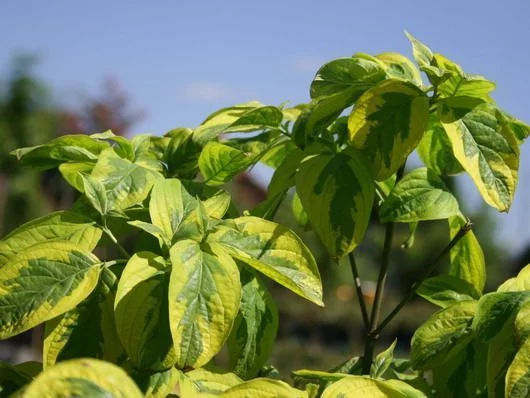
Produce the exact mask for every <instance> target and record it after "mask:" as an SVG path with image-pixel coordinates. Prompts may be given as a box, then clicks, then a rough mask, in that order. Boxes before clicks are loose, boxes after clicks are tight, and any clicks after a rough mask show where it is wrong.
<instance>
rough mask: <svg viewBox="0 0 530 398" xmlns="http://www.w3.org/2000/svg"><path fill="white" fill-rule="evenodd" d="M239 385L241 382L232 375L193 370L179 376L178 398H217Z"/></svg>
mask: <svg viewBox="0 0 530 398" xmlns="http://www.w3.org/2000/svg"><path fill="white" fill-rule="evenodd" d="M241 383H243V380H241V379H240V378H239V377H238V376H237V375H235V374H234V373H213V372H210V371H208V370H206V369H194V370H192V371H190V372H186V373H185V374H184V373H181V374H180V383H179V389H180V396H181V397H200V398H209V397H217V396H220V395H221V394H222V393H223V392H225V391H226V390H228V389H229V388H231V387H234V386H237V385H238V384H241Z"/></svg>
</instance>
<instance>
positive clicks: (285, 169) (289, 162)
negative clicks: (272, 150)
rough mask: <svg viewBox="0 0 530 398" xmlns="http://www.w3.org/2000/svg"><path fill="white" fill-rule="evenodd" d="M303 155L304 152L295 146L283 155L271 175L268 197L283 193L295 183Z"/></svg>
mask: <svg viewBox="0 0 530 398" xmlns="http://www.w3.org/2000/svg"><path fill="white" fill-rule="evenodd" d="M305 156H306V155H305V154H304V152H302V151H301V150H300V149H298V148H297V149H295V150H293V151H292V152H290V153H289V154H288V155H287V156H286V157H285V159H284V160H283V162H282V163H281V164H280V165H279V166H278V168H277V169H276V171H275V172H274V174H273V175H272V179H271V182H270V184H269V189H268V196H269V197H272V196H278V195H283V194H285V192H287V190H288V189H289V188H291V187H292V186H294V185H295V183H296V180H295V177H296V172H297V170H298V167H299V166H300V162H301V161H302V160H303V159H304V157H305Z"/></svg>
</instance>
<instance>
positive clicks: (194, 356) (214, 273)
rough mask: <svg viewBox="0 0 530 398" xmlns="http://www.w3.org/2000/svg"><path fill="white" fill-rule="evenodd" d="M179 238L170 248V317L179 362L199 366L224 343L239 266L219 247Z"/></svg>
mask: <svg viewBox="0 0 530 398" xmlns="http://www.w3.org/2000/svg"><path fill="white" fill-rule="evenodd" d="M212 250H214V254H210V253H206V252H204V251H202V250H201V247H200V246H199V244H198V243H197V242H194V241H191V240H183V241H180V242H178V243H176V244H175V245H174V246H173V247H172V248H171V250H170V254H171V263H172V264H173V269H172V272H171V279H170V282H169V317H170V328H171V334H172V336H173V344H174V348H175V352H176V355H177V366H178V367H179V368H181V369H182V368H186V367H189V366H191V367H195V368H196V367H200V366H202V365H204V364H206V363H208V361H210V359H212V357H213V356H214V355H215V354H217V353H218V352H219V350H220V349H221V347H222V346H223V344H224V343H225V341H226V339H227V338H228V335H229V333H230V330H231V328H232V325H233V323H234V320H235V318H236V316H237V312H238V309H239V304H240V300H241V285H240V282H239V270H238V268H237V265H236V264H235V262H234V261H233V260H232V259H231V258H230V256H228V255H227V254H226V253H224V252H223V251H222V250H215V249H213V248H212Z"/></svg>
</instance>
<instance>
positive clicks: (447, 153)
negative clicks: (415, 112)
mask: <svg viewBox="0 0 530 398" xmlns="http://www.w3.org/2000/svg"><path fill="white" fill-rule="evenodd" d="M417 150H418V155H419V156H420V158H421V160H422V161H423V163H425V165H426V166H427V167H428V168H429V169H431V170H433V171H434V172H435V173H436V174H438V175H440V176H446V175H456V174H459V173H461V172H462V171H464V169H463V168H462V166H461V165H460V163H458V160H457V159H456V158H455V156H454V155H453V150H452V147H451V141H449V137H448V136H447V133H446V132H445V130H444V128H443V127H442V125H441V124H440V120H439V119H438V117H436V115H434V116H433V115H431V117H430V119H429V127H428V129H427V131H425V134H423V138H422V139H421V141H420V143H419V145H418V148H417Z"/></svg>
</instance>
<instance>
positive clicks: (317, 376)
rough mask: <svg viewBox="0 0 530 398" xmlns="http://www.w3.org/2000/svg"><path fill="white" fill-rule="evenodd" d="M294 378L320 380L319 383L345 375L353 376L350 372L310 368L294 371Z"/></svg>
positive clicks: (338, 378) (335, 379)
mask: <svg viewBox="0 0 530 398" xmlns="http://www.w3.org/2000/svg"><path fill="white" fill-rule="evenodd" d="M292 375H293V379H295V381H298V380H306V381H307V380H309V381H318V382H319V383H322V382H328V381H338V380H340V379H343V378H344V377H347V376H351V375H350V374H348V373H341V372H333V373H330V372H322V371H320V370H308V369H300V370H295V371H294V372H292Z"/></svg>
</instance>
